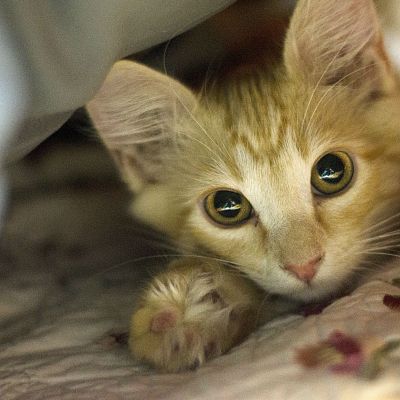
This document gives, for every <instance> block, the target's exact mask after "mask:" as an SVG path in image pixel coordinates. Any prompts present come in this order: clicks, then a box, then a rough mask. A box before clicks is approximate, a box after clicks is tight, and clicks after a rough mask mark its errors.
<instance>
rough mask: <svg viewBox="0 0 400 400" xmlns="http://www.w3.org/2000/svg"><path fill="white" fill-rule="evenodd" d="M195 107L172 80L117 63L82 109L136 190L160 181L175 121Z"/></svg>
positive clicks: (135, 65) (172, 143)
mask: <svg viewBox="0 0 400 400" xmlns="http://www.w3.org/2000/svg"><path fill="white" fill-rule="evenodd" d="M195 104H196V100H195V96H194V94H192V92H191V91H190V90H189V89H187V88H186V87H185V86H184V85H182V84H181V83H179V82H177V81H176V80H174V79H172V78H170V77H168V76H166V75H163V74H161V73H159V72H157V71H154V70H152V69H150V68H148V67H146V66H144V65H141V64H138V63H135V62H132V61H119V62H117V63H116V64H115V65H114V66H113V68H112V69H111V71H110V73H109V74H108V76H107V78H106V80H105V82H104V83H103V86H102V87H101V88H100V90H99V91H98V93H97V94H96V96H95V97H94V98H93V99H92V100H91V101H90V102H89V103H88V104H87V106H86V108H87V110H88V112H89V115H90V117H91V119H92V121H93V123H94V125H95V127H96V129H97V130H98V132H99V135H100V137H101V138H102V139H103V141H104V143H105V145H106V146H107V147H108V149H109V150H110V152H111V154H112V156H113V158H114V160H115V162H116V164H117V166H118V168H119V170H120V172H121V175H122V177H123V178H124V180H125V181H126V182H127V184H128V185H129V186H130V188H131V189H132V190H133V191H134V192H138V191H140V190H141V189H142V188H143V187H145V186H146V185H149V184H150V185H151V184H154V183H159V182H162V181H163V179H164V174H165V170H166V168H165V167H166V162H168V161H167V160H168V158H169V157H170V156H171V152H172V150H173V149H175V148H176V144H177V135H176V125H177V122H178V120H179V118H181V117H182V116H185V115H187V114H188V113H189V112H190V110H191V109H193V108H194V106H195Z"/></svg>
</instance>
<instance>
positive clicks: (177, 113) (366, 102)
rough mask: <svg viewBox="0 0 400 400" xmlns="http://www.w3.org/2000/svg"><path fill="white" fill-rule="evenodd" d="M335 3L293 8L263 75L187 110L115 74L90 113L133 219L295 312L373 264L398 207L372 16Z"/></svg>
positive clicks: (145, 75) (387, 90)
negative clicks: (216, 261) (277, 59)
mask: <svg viewBox="0 0 400 400" xmlns="http://www.w3.org/2000/svg"><path fill="white" fill-rule="evenodd" d="M341 3H342V4H339V5H338V4H337V2H334V1H328V0H321V1H319V2H318V4H316V3H313V6H312V8H310V7H311V2H310V1H306V0H305V1H299V3H298V6H297V8H296V11H295V14H294V16H293V19H292V22H291V25H290V28H289V31H288V35H287V40H286V45H285V52H284V63H283V65H282V66H281V67H280V68H278V69H277V70H275V71H273V72H271V74H269V73H267V72H266V71H265V70H263V68H260V69H258V70H255V71H251V72H249V73H245V74H242V75H237V76H235V75H233V76H231V77H230V78H229V79H224V80H221V81H220V82H216V83H215V84H214V85H212V87H211V88H209V90H207V92H206V93H207V95H199V96H196V95H194V94H192V93H191V92H190V91H189V90H188V89H186V88H184V87H183V86H182V85H180V84H179V83H177V82H176V81H173V80H172V79H170V78H167V77H165V76H163V75H161V74H158V73H156V72H154V71H150V70H149V69H147V68H146V67H143V66H140V65H137V64H134V63H127V62H121V63H119V64H117V65H116V67H114V70H113V71H112V72H111V73H110V76H109V77H108V79H107V81H106V83H105V85H104V86H103V89H102V90H101V91H100V92H99V94H98V95H97V96H96V98H95V99H94V100H93V101H92V102H91V103H90V104H89V112H90V113H91V115H92V117H93V119H94V122H95V124H96V126H97V127H98V128H99V131H100V133H101V134H102V136H103V139H104V141H105V143H106V144H107V145H108V147H109V148H110V150H111V152H112V154H113V155H114V157H115V159H116V161H117V163H118V165H119V167H120V169H121V172H122V174H123V176H124V178H125V180H126V181H127V183H128V184H129V185H130V186H131V188H132V189H133V190H134V191H135V193H136V198H135V201H134V204H133V212H134V214H135V215H136V216H137V217H139V218H141V219H143V220H145V221H146V222H147V223H149V224H151V225H153V226H154V227H156V228H158V229H161V230H163V231H165V232H167V233H168V234H170V235H171V236H172V237H174V238H175V239H176V240H177V242H178V243H179V244H180V245H181V246H182V248H183V249H184V252H185V250H186V251H190V252H194V251H196V249H203V250H204V249H205V250H206V251H207V253H208V254H213V255H215V257H218V258H220V259H222V260H225V261H228V262H229V263H230V264H231V265H232V266H233V267H234V268H237V269H238V270H240V271H241V272H242V273H244V274H246V275H247V276H248V277H250V278H251V279H252V280H254V281H255V282H257V283H258V284H259V285H260V286H261V287H263V288H264V289H266V290H268V291H270V292H273V293H278V294H283V295H287V296H291V297H294V298H296V299H300V300H311V299H318V298H321V297H324V296H327V295H330V294H332V293H334V292H335V291H337V290H338V289H339V288H340V287H342V286H343V285H346V283H347V282H348V281H349V280H350V279H351V277H352V275H353V274H354V272H356V271H357V270H359V269H360V268H362V267H365V265H366V263H368V262H369V260H368V255H370V253H376V252H384V250H382V249H386V246H387V244H388V243H389V242H388V241H387V240H388V239H385V240H386V241H385V242H382V240H381V237H382V234H383V233H384V232H386V230H385V229H386V228H387V229H389V227H388V226H387V225H388V224H386V225H385V224H382V223H381V221H383V220H384V219H385V218H390V215H392V214H393V213H394V210H395V207H396V203H397V202H398V199H399V194H400V192H399V189H400V187H399V183H400V168H399V165H400V164H399V161H400V159H399V156H400V148H399V146H398V145H397V142H398V126H400V118H399V117H397V114H399V113H398V109H399V107H400V97H399V93H398V88H397V84H396V81H395V78H394V75H393V73H392V71H391V67H390V64H389V62H388V60H387V58H386V55H385V53H384V51H383V47H382V42H381V37H380V31H379V25H378V23H377V18H376V14H375V10H374V8H373V3H372V1H368V0H352V1H349V2H341ZM321 21H323V23H321ZM328 28H329V29H328ZM271 75H272V77H271ZM397 171H399V172H397ZM392 221H393V220H392V219H389V220H388V222H392ZM378 235H380V236H379V238H378V237H377V236H378ZM384 238H389V241H390V244H391V243H392V242H393V237H392V236H384Z"/></svg>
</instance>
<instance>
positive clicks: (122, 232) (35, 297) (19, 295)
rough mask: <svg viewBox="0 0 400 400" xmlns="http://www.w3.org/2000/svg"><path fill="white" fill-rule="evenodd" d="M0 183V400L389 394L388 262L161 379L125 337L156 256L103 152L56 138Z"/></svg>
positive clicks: (396, 292)
mask: <svg viewBox="0 0 400 400" xmlns="http://www.w3.org/2000/svg"><path fill="white" fill-rule="evenodd" d="M61 148H62V151H61V150H60V149H61ZM65 165H68V168H65ZM10 180H11V182H12V188H13V190H12V193H11V198H10V209H9V212H8V217H7V224H6V226H5V229H4V232H3V235H2V240H1V248H0V277H1V279H0V399H1V400H25V399H26V400H35V399H38V400H39V399H40V400H42V399H48V400H52V399H54V400H55V399H88V400H94V399H96V400H99V399H107V400H114V399H115V400H117V399H118V400H119V399H121V400H122V399H132V400H134V399H143V400H152V399H159V400H172V399H176V400H181V399H197V400H206V399H207V400H208V399H213V400H217V399H224V400H225V399H246V400H259V399H269V400H274V399H277V400H278V399H279V400H281V399H298V400H300V399H307V400H311V399H318V400H321V399H332V400H336V399H355V398H357V399H368V400H375V399H376V400H378V399H379V400H383V399H388V400H389V399H400V346H399V344H400V263H399V262H396V261H394V262H391V263H390V264H388V265H387V266H386V267H385V268H382V269H381V270H380V271H379V272H377V273H376V274H374V275H372V276H370V277H368V278H367V279H366V280H365V282H363V283H362V284H361V285H360V286H359V287H358V288H357V289H356V290H354V291H353V292H352V293H350V294H349V295H347V296H345V297H342V298H340V299H338V300H337V301H335V302H334V303H332V304H331V305H329V306H328V307H326V308H325V309H323V310H308V312H306V313H303V314H302V315H299V314H297V315H287V316H285V317H282V318H279V319H277V320H274V321H271V322H270V323H268V324H267V325H265V326H264V327H262V328H261V329H259V330H258V331H257V332H255V333H254V334H253V335H252V336H251V337H249V338H248V339H247V340H246V341H245V342H244V343H243V344H242V345H241V346H238V347H237V348H235V349H233V350H232V351H230V352H229V353H228V354H226V355H224V356H222V357H219V358H217V359H215V360H213V361H211V362H209V363H207V364H206V365H205V366H204V367H202V368H200V369H198V370H197V371H191V372H185V373H179V374H161V373H158V372H156V371H154V370H151V369H150V368H148V367H146V366H144V365H140V364H139V363H138V362H137V361H135V360H134V359H133V358H132V357H131V355H130V354H129V351H128V348H127V345H126V332H127V323H128V320H129V316H130V313H131V312H132V309H133V308H134V305H135V300H136V298H137V294H138V292H139V290H140V288H141V287H142V285H143V282H144V281H145V280H146V279H147V277H148V276H149V275H151V274H153V273H154V272H155V271H156V269H157V268H160V266H161V267H162V264H164V263H165V262H166V260H167V256H165V258H164V256H161V257H159V255H162V254H165V253H164V252H163V250H162V248H161V249H160V248H158V247H157V245H156V243H158V242H159V238H158V234H156V233H154V232H148V231H147V230H145V228H144V227H142V226H140V225H139V224H138V223H137V222H135V221H132V220H131V219H130V217H129V216H128V215H127V212H126V209H127V203H128V197H129V196H128V195H127V194H126V193H125V191H124V189H123V188H122V187H121V185H120V184H119V183H118V180H117V179H116V178H115V176H114V172H113V167H112V165H110V163H109V162H108V157H107V156H106V155H105V154H104V153H103V152H102V150H101V149H99V148H98V147H96V146H94V147H92V146H89V147H88V146H81V147H80V146H77V145H76V144H74V145H71V146H70V145H67V144H65V143H64V144H63V145H62V146H61V147H57V146H55V147H54V146H53V147H51V151H49V152H48V153H47V154H46V156H45V157H40V158H35V157H31V158H30V159H27V160H25V161H24V162H22V163H21V164H20V165H18V166H16V167H14V168H13V169H12V170H11V171H10Z"/></svg>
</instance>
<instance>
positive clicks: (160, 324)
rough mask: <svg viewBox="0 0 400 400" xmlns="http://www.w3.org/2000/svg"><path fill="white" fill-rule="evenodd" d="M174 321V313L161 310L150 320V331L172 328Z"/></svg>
mask: <svg viewBox="0 0 400 400" xmlns="http://www.w3.org/2000/svg"><path fill="white" fill-rule="evenodd" d="M175 323H176V315H175V313H174V312H172V311H162V312H160V313H158V314H157V315H156V316H155V317H154V318H153V320H152V321H151V325H150V331H151V332H154V333H161V332H165V331H167V330H168V329H170V328H173V327H174V326H175Z"/></svg>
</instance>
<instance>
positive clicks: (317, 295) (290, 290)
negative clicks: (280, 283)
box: [278, 283, 337, 302]
mask: <svg viewBox="0 0 400 400" xmlns="http://www.w3.org/2000/svg"><path fill="white" fill-rule="evenodd" d="M335 289H337V288H334V287H332V288H331V287H327V286H321V285H319V284H312V283H311V285H307V284H301V286H300V285H295V286H292V287H289V286H287V287H284V288H281V289H280V290H279V293H278V294H280V295H283V296H287V297H289V298H292V299H294V300H298V301H304V302H314V301H319V300H323V299H324V298H327V297H329V296H330V295H331V294H332V293H334V292H335Z"/></svg>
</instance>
